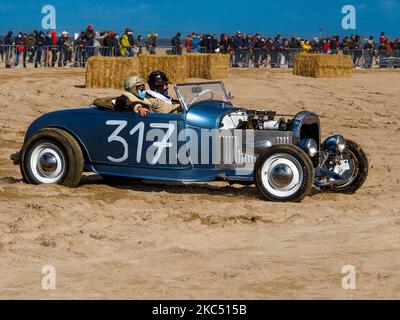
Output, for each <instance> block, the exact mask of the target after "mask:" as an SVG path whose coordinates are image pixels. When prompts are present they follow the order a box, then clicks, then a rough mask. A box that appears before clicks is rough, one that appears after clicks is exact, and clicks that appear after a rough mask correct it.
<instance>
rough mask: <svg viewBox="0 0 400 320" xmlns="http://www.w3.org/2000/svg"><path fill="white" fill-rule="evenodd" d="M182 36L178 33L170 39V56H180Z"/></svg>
mask: <svg viewBox="0 0 400 320" xmlns="http://www.w3.org/2000/svg"><path fill="white" fill-rule="evenodd" d="M181 36H182V34H181V33H180V32H178V33H177V34H176V36H175V37H173V38H172V39H171V46H172V54H173V55H181V54H182V48H183V45H182V41H181Z"/></svg>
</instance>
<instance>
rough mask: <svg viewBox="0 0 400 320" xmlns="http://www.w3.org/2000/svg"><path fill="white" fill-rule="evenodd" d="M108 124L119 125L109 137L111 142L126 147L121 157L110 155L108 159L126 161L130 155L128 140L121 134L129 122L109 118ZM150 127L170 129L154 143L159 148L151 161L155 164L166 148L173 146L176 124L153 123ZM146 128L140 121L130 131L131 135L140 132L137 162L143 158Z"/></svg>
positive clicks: (117, 161)
mask: <svg viewBox="0 0 400 320" xmlns="http://www.w3.org/2000/svg"><path fill="white" fill-rule="evenodd" d="M106 125H108V126H118V127H117V129H115V131H114V132H113V133H112V134H111V136H109V137H108V142H109V143H111V142H114V141H115V142H119V143H121V144H122V146H123V147H124V154H123V156H122V157H121V158H113V157H110V156H108V157H107V159H108V160H109V161H111V162H115V163H121V162H124V161H126V160H127V159H128V157H129V147H128V142H126V140H125V139H124V138H122V137H121V136H119V134H120V133H121V131H122V130H124V129H125V127H126V126H127V125H128V122H127V121H123V120H109V121H107V122H106ZM150 127H151V128H154V129H168V130H167V132H166V133H165V135H164V136H163V138H162V140H161V141H157V142H154V143H153V146H154V147H156V148H157V152H156V154H155V156H154V158H153V159H152V161H151V163H152V164H153V165H154V164H156V163H157V162H158V161H159V160H160V157H161V155H162V153H163V151H164V149H166V148H171V147H172V146H173V144H172V143H171V142H169V139H170V138H171V136H172V134H173V133H174V130H175V125H174V124H173V123H151V124H150ZM144 129H145V125H144V122H139V123H138V124H137V125H136V126H135V127H134V128H133V129H132V130H131V131H130V132H129V134H130V135H131V136H132V135H134V134H135V133H136V132H139V137H138V143H137V153H136V162H138V163H140V162H141V158H142V149H143V140H144ZM148 136H149V135H148Z"/></svg>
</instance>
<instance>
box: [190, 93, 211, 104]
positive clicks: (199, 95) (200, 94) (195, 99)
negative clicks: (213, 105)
mask: <svg viewBox="0 0 400 320" xmlns="http://www.w3.org/2000/svg"><path fill="white" fill-rule="evenodd" d="M206 93H211V97H210V100H212V99H213V98H214V91H212V90H211V89H207V90H204V91H202V92H200V93H199V94H198V95H197V97H196V98H194V99H193V100H192V102H191V103H190V104H194V103H195V102H197V100H199V99H200V97H201V96H202V95H203V94H206Z"/></svg>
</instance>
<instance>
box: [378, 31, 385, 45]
mask: <svg viewBox="0 0 400 320" xmlns="http://www.w3.org/2000/svg"><path fill="white" fill-rule="evenodd" d="M385 42H386V35H385V33H384V32H381V36H380V37H379V43H380V44H385Z"/></svg>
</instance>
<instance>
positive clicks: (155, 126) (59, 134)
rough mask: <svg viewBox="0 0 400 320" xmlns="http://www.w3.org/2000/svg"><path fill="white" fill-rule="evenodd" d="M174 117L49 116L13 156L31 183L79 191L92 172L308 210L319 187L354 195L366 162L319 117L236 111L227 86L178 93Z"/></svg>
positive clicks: (76, 112)
mask: <svg viewBox="0 0 400 320" xmlns="http://www.w3.org/2000/svg"><path fill="white" fill-rule="evenodd" d="M175 91H176V94H177V97H178V99H179V102H180V105H179V107H178V108H177V109H176V110H175V112H173V113H170V114H160V113H149V114H148V115H147V116H146V117H145V118H142V117H140V115H138V114H135V113H133V112H129V111H126V112H117V111H115V110H113V109H112V108H106V107H104V106H95V105H93V106H90V107H86V108H82V109H71V110H61V111H57V112H52V113H49V114H46V115H44V116H42V117H40V118H38V119H37V120H36V121H34V122H33V123H32V124H31V126H30V127H29V129H28V131H27V133H26V136H25V141H24V144H23V147H22V149H21V151H20V152H18V153H16V154H13V155H12V156H11V159H12V160H13V161H14V164H16V165H20V169H21V173H22V176H23V179H24V181H25V182H27V183H31V184H53V183H58V184H63V185H65V186H69V187H76V186H78V185H79V183H80V179H81V175H82V173H83V172H84V171H86V172H94V173H98V174H100V175H102V176H103V177H105V178H109V177H113V178H116V177H117V178H118V177H121V178H122V177H126V178H138V179H148V180H172V181H184V182H206V181H215V180H225V181H228V182H231V183H241V184H247V185H251V184H255V185H256V187H257V189H258V191H259V192H260V194H261V196H262V197H263V198H264V199H267V200H270V201H292V202H296V201H301V200H302V199H303V198H304V197H305V196H307V195H308V194H309V192H310V190H311V188H312V186H313V185H314V186H316V187H318V188H320V189H322V190H330V191H333V192H342V193H354V192H355V191H356V190H358V189H359V188H360V187H361V186H362V185H363V183H364V182H365V180H366V178H367V174H368V160H367V157H366V155H365V154H364V152H363V151H362V150H361V148H360V147H359V146H358V145H357V144H356V143H354V142H352V141H350V140H345V139H344V138H343V137H342V136H340V135H335V136H331V137H329V138H327V139H326V140H324V141H323V142H321V137H320V121H319V118H318V116H317V115H316V114H314V113H312V112H300V113H298V114H297V115H293V116H290V115H279V114H277V113H276V112H273V111H252V110H246V109H242V108H239V107H237V106H234V105H233V104H232V102H231V96H230V94H229V93H228V92H227V91H226V90H225V87H224V84H223V83H222V82H204V83H191V84H181V85H176V86H175Z"/></svg>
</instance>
